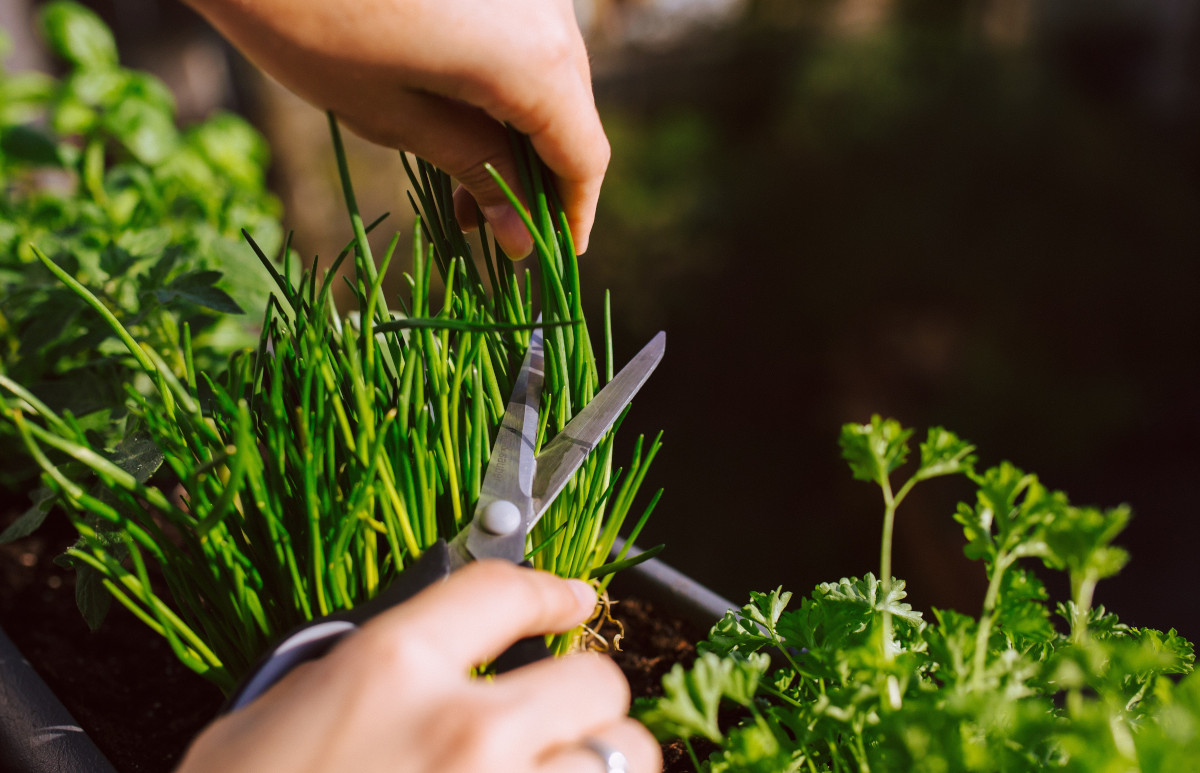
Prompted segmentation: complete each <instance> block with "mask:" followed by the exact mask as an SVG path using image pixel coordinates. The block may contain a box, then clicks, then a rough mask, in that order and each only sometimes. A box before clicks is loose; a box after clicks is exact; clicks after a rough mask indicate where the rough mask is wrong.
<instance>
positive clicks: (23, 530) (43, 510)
mask: <svg viewBox="0 0 1200 773" xmlns="http://www.w3.org/2000/svg"><path fill="white" fill-rule="evenodd" d="M29 498H30V499H31V500H33V504H32V505H31V506H30V507H29V509H27V510H26V511H25V512H23V513H21V515H19V516H17V519H16V520H15V521H13V522H12V523H10V524H9V525H8V528H6V529H5V530H4V531H3V532H2V533H0V543H5V542H12V541H13V540H17V539H21V538H22V537H28V536H29V535H30V534H33V533H34V532H35V531H37V530H38V528H40V527H41V525H42V524H43V523H44V522H45V521H46V516H47V515H49V514H50V511H51V510H52V509H54V503H55V502H56V501H57V499H58V495H57V494H56V493H55V492H54V491H53V490H51V489H49V488H47V487H45V486H39V487H38V488H36V489H34V492H33V493H32V494H30V495H29Z"/></svg>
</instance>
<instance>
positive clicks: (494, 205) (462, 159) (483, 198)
mask: <svg viewBox="0 0 1200 773" xmlns="http://www.w3.org/2000/svg"><path fill="white" fill-rule="evenodd" d="M338 118H339V119H340V120H341V121H342V122H343V123H344V124H345V125H346V127H347V128H348V129H350V130H351V131H353V132H354V133H355V134H358V135H360V136H362V137H364V138H366V139H368V140H371V141H372V142H376V143H379V144H382V145H390V146H392V147H396V148H400V149H402V150H407V151H409V152H411V153H415V154H416V155H418V156H420V157H421V158H423V159H425V160H426V161H428V162H430V163H431V164H433V165H434V166H436V167H438V168H439V169H442V170H443V171H445V172H446V173H447V174H449V175H450V176H451V177H453V178H455V179H457V180H458V181H459V182H460V183H461V184H462V185H463V187H464V188H465V189H466V191H467V192H468V193H469V195H470V197H471V198H472V199H473V200H474V202H477V203H478V206H479V208H480V210H481V211H482V212H483V216H484V218H485V219H486V220H487V221H488V223H489V224H490V225H491V226H492V231H493V233H494V235H495V237H496V240H497V241H498V242H499V243H500V247H501V248H502V249H503V250H504V252H505V254H507V255H508V256H509V257H510V258H514V259H515V258H523V257H525V256H526V255H528V254H529V252H530V251H531V250H532V249H533V240H532V238H531V237H530V236H529V231H528V230H527V229H526V228H525V224H524V222H523V221H522V220H521V217H520V216H519V215H518V214H517V212H516V211H515V210H514V209H513V208H512V206H511V205H510V204H509V202H508V198H507V197H506V196H505V195H504V192H503V191H502V190H501V188H500V186H499V185H497V184H496V182H495V181H494V180H493V179H492V176H491V174H490V173H489V172H488V171H487V165H488V164H490V165H491V166H492V167H493V168H495V169H496V171H497V172H498V173H499V174H500V176H501V179H503V180H504V181H505V182H506V183H507V184H508V186H509V188H511V189H512V190H514V191H519V190H520V185H519V184H518V183H517V182H516V181H517V179H518V175H517V167H516V161H515V160H514V158H513V154H512V148H511V146H510V144H509V139H508V132H507V130H506V129H505V128H504V127H503V126H502V125H501V124H500V123H499V122H498V121H496V119H495V118H492V117H491V116H489V115H488V114H487V113H485V112H484V111H482V110H480V109H478V108H474V107H471V106H469V105H466V104H464V103H462V102H459V101H457V100H453V99H447V98H445V97H439V96H436V95H433V94H428V93H425V92H420V91H411V90H401V91H400V94H399V96H397V97H396V98H395V99H394V100H391V101H390V102H389V103H388V106H387V110H382V109H381V110H372V111H370V112H369V113H368V114H366V115H362V114H358V113H355V114H342V113H339V114H338ZM461 199H462V197H461V195H459V196H455V205H454V209H455V215H456V217H457V219H458V221H459V225H460V226H461V227H464V229H469V228H473V227H474V226H475V225H476V218H475V211H474V207H473V205H472V204H471V203H470V202H468V201H463V200H461Z"/></svg>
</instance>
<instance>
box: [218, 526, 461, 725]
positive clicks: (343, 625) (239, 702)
mask: <svg viewBox="0 0 1200 773" xmlns="http://www.w3.org/2000/svg"><path fill="white" fill-rule="evenodd" d="M449 575H450V548H449V546H448V545H447V544H446V541H445V540H438V541H437V542H435V543H434V544H432V545H430V546H429V548H428V549H427V550H426V551H425V552H424V553H423V554H421V557H420V558H418V559H417V560H416V562H415V563H414V564H413V565H412V566H410V567H409V568H407V569H405V570H404V571H403V572H402V573H401V574H400V575H399V576H398V577H396V578H395V579H394V580H392V582H391V584H389V585H388V586H387V587H386V588H384V589H383V590H382V591H380V592H379V594H378V595H376V596H375V598H373V599H371V600H370V601H367V602H364V603H362V604H359V605H358V606H356V607H354V608H353V609H348V610H346V611H344V612H335V613H334V614H332V615H327V616H326V617H322V618H320V619H318V620H313V621H312V622H310V623H306V624H305V625H303V626H301V627H300V628H297V629H296V630H294V631H292V632H291V633H290V634H288V635H287V636H286V637H285V638H284V639H283V640H282V641H280V642H279V643H278V644H276V645H275V646H274V647H273V648H272V649H271V650H270V652H268V653H267V654H266V655H263V657H262V658H261V659H259V661H258V664H257V665H255V666H254V668H253V669H251V671H250V673H249V674H247V675H246V677H245V678H244V679H243V680H242V683H241V685H239V686H238V688H237V690H235V691H234V693H233V695H231V696H230V698H229V700H227V701H226V702H225V706H224V707H223V708H222V709H221V713H222V714H228V713H229V712H231V711H237V710H238V709H240V708H242V707H243V706H246V705H248V704H249V703H250V702H251V701H253V700H254V699H255V698H257V697H258V696H260V695H262V694H263V693H265V692H266V691H267V690H269V689H271V688H272V687H273V686H274V685H275V684H276V683H277V682H278V681H279V680H280V679H282V678H283V677H285V676H287V674H288V673H289V672H291V671H292V669H294V668H296V667H297V666H299V665H300V664H301V663H307V662H308V661H310V660H316V659H317V658H320V657H323V656H324V655H325V654H326V653H328V652H329V650H331V649H333V646H334V645H335V644H337V643H338V642H339V641H341V640H342V639H343V638H344V637H345V636H346V635H347V634H349V633H350V632H352V631H354V630H356V629H357V628H358V626H360V625H362V624H363V623H365V622H366V621H367V620H370V619H371V618H372V617H374V616H375V615H378V614H379V613H381V612H383V611H385V610H387V609H390V608H391V607H394V606H396V605H397V604H400V603H403V602H405V601H408V600H409V599H410V598H412V597H413V596H415V595H417V594H418V593H420V592H421V591H422V590H424V589H425V588H427V587H429V586H430V585H433V584H434V583H435V582H438V581H440V580H444V579H446V577H448V576H449Z"/></svg>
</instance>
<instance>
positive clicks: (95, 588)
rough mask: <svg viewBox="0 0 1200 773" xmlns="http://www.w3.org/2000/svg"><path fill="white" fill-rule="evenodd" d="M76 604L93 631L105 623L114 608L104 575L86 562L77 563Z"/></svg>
mask: <svg viewBox="0 0 1200 773" xmlns="http://www.w3.org/2000/svg"><path fill="white" fill-rule="evenodd" d="M75 605H76V606H77V607H79V611H80V613H81V614H82V615H83V619H84V621H85V622H87V624H88V628H90V629H92V630H93V631H95V630H97V629H99V628H100V626H101V625H103V624H104V619H105V618H106V617H108V612H109V610H110V609H111V608H112V596H111V595H110V594H109V592H108V590H107V589H106V588H105V587H104V575H102V574H101V573H100V572H98V571H96V570H95V569H93V568H92V567H90V566H87V565H86V564H76V565H75Z"/></svg>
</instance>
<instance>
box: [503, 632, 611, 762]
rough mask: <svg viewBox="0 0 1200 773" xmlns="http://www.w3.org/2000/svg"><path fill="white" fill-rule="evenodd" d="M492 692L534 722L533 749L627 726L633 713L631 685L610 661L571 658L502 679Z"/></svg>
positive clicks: (529, 730)
mask: <svg viewBox="0 0 1200 773" xmlns="http://www.w3.org/2000/svg"><path fill="white" fill-rule="evenodd" d="M486 688H487V689H489V690H491V691H494V692H495V693H497V694H498V695H499V696H500V698H499V699H500V700H501V701H502V702H503V704H504V705H507V706H511V707H513V708H512V709H511V711H513V712H518V713H519V714H520V715H521V717H523V718H525V717H527V718H528V720H527V721H524V722H522V723H521V724H522V727H523V732H525V733H526V734H527V743H528V744H529V745H530V747H531V748H546V747H557V746H562V745H564V744H569V743H571V742H573V741H575V740H576V739H578V738H579V737H580V734H581V733H588V732H591V731H592V730H593V729H595V728H603V727H607V726H608V725H611V724H612V723H614V722H617V721H619V720H621V719H622V718H623V717H624V716H625V715H626V713H628V711H629V683H628V682H627V681H625V675H624V674H622V673H621V669H620V668H618V667H617V665H616V664H615V663H613V661H612V660H611V659H610V658H607V657H605V656H603V655H595V654H590V655H568V656H567V657H564V658H559V659H557V660H543V661H540V662H537V663H532V664H530V665H527V666H524V667H523V668H519V669H517V670H515V671H510V672H509V673H507V674H504V675H503V676H499V677H497V678H496V679H495V680H494V681H493V682H492V683H491V684H489V685H486Z"/></svg>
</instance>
